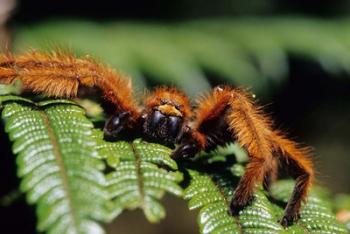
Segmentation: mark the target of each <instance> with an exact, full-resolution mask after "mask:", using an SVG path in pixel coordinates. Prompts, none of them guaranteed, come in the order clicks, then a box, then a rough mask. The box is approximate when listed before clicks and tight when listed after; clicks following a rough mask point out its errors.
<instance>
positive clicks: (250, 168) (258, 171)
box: [230, 158, 269, 215]
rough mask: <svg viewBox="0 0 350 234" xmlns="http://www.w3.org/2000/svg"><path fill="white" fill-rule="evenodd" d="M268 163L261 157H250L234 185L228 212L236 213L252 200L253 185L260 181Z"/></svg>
mask: <svg viewBox="0 0 350 234" xmlns="http://www.w3.org/2000/svg"><path fill="white" fill-rule="evenodd" d="M268 164H269V161H266V160H264V159H263V158H252V159H250V161H249V163H248V164H247V166H246V171H245V173H244V175H243V176H242V177H241V179H240V181H239V183H238V186H237V187H236V190H235V194H234V197H233V198H232V201H231V204H230V212H231V214H232V215H238V212H239V211H240V210H242V209H243V208H244V207H245V206H246V205H248V204H249V203H250V202H252V200H253V192H254V190H255V186H256V185H257V184H258V183H259V182H262V180H263V178H264V174H265V173H266V169H267V168H268Z"/></svg>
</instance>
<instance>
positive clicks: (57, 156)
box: [40, 111, 78, 233]
mask: <svg viewBox="0 0 350 234" xmlns="http://www.w3.org/2000/svg"><path fill="white" fill-rule="evenodd" d="M40 115H41V117H42V119H43V121H44V124H45V127H46V129H47V131H48V135H49V139H50V142H51V144H52V147H53V152H54V155H55V159H56V162H57V164H58V166H59V168H60V170H59V171H60V174H61V178H62V183H63V189H64V191H65V194H66V197H67V198H68V206H69V210H70V212H69V214H70V215H71V217H72V219H71V220H72V223H73V227H74V229H75V233H78V228H77V223H78V222H77V216H76V212H75V209H74V205H73V203H72V193H71V190H70V186H69V179H68V176H67V170H66V167H65V165H64V161H63V155H62V152H61V151H60V149H59V146H58V142H57V139H56V137H55V134H54V129H53V128H52V127H51V125H50V119H49V118H48V117H47V115H46V113H45V112H44V111H40Z"/></svg>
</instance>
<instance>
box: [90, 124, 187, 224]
mask: <svg viewBox="0 0 350 234" xmlns="http://www.w3.org/2000/svg"><path fill="white" fill-rule="evenodd" d="M95 135H96V138H97V139H98V142H99V144H98V149H99V151H100V152H101V155H104V156H105V158H106V160H107V164H108V165H109V166H110V167H111V168H112V169H111V170H112V171H111V172H110V173H108V174H107V176H106V178H107V184H108V191H109V194H110V199H112V201H113V204H114V206H113V216H117V215H118V214H120V213H121V212H122V211H123V210H124V209H135V208H141V209H142V210H143V212H144V214H145V216H146V217H147V219H148V220H149V221H150V222H157V221H159V220H160V219H162V218H164V216H165V210H164V208H163V206H162V205H161V204H160V202H159V200H160V199H161V198H162V197H163V195H164V193H165V192H169V193H171V194H174V195H176V196H182V188H181V187H180V186H179V185H178V183H179V182H181V181H182V179H183V176H182V173H180V172H179V171H177V169H178V167H177V164H176V162H175V161H174V160H172V159H171V158H170V153H171V150H170V149H169V148H167V147H164V146H162V145H158V144H152V143H145V142H142V141H141V140H139V139H137V140H134V141H133V142H131V143H128V142H125V141H118V142H106V141H103V140H102V132H100V131H97V130H96V132H95Z"/></svg>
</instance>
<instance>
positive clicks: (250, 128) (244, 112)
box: [0, 52, 314, 226]
mask: <svg viewBox="0 0 350 234" xmlns="http://www.w3.org/2000/svg"><path fill="white" fill-rule="evenodd" d="M16 80H19V81H21V83H22V86H23V89H24V90H25V91H29V92H35V93H43V94H45V95H47V96H53V97H66V98H72V97H77V96H79V95H80V94H81V93H83V91H84V89H86V88H95V89H97V90H99V92H101V95H102V98H103V100H104V101H105V110H106V112H108V113H109V114H110V117H109V118H108V119H107V121H106V123H105V126H104V134H105V137H107V138H111V137H115V136H117V135H118V134H120V133H121V132H123V131H124V132H125V131H126V132H127V133H133V132H139V133H142V134H143V136H144V137H145V138H146V139H150V140H152V141H157V142H160V143H162V144H166V145H168V146H174V145H175V144H179V145H178V147H177V148H176V149H175V150H174V152H173V156H174V157H175V158H179V157H185V158H186V157H192V156H194V155H195V154H197V153H198V152H199V151H201V150H206V151H210V150H213V149H214V148H215V147H216V146H218V145H225V144H227V143H229V142H233V141H237V142H238V143H239V144H240V145H241V146H242V147H243V148H245V149H246V151H247V153H248V155H249V163H248V164H247V166H246V171H245V174H244V175H243V176H242V177H241V179H240V182H239V184H238V186H237V188H236V190H235V194H234V197H233V199H232V202H231V207H230V211H231V213H232V214H233V215H235V214H237V213H238V211H239V210H241V209H242V208H243V207H245V206H246V205H247V204H249V203H250V202H251V201H252V199H253V192H254V189H255V187H256V185H257V184H259V183H263V185H264V188H265V189H268V188H269V186H270V184H271V183H272V182H274V180H275V179H276V177H277V173H278V166H279V165H283V166H284V169H285V170H286V171H288V172H289V173H290V175H291V176H292V177H294V178H295V179H296V185H295V187H294V191H293V193H292V196H291V198H290V200H289V202H288V204H287V206H286V208H285V213H284V216H283V218H282V219H281V221H280V222H281V224H282V225H283V226H288V225H290V224H291V223H293V222H294V221H295V220H297V219H298V217H299V212H300V207H301V203H302V202H303V201H305V200H306V196H307V192H308V190H309V188H310V185H311V183H312V180H313V177H314V173H313V166H312V161H311V160H310V157H309V154H310V150H309V149H308V148H305V147H300V146H299V145H298V144H297V143H295V142H293V141H291V140H289V139H287V138H286V136H285V135H284V134H283V133H282V132H281V131H279V130H276V129H274V128H273V125H272V122H271V120H270V119H269V118H268V117H267V116H266V115H265V114H264V113H263V111H262V110H261V108H260V107H258V106H256V105H255V104H254V102H253V100H252V98H251V95H250V94H249V93H247V92H245V91H243V90H240V89H236V88H232V87H230V86H218V87H216V88H215V89H213V91H212V93H210V94H208V95H206V96H204V97H203V98H201V99H199V102H198V106H197V108H196V109H195V116H194V120H192V119H193V118H192V109H191V106H190V101H189V99H188V98H187V96H186V95H184V94H183V93H182V92H181V91H179V90H177V89H175V88H169V87H159V88H156V89H154V90H153V91H151V92H150V93H149V94H148V96H147V98H146V99H145V101H144V102H143V105H142V106H140V105H139V104H138V102H137V101H135V100H136V99H135V98H134V97H133V94H132V93H133V92H132V87H131V81H130V79H129V78H128V77H127V76H126V75H123V74H121V73H119V72H116V71H115V70H113V69H110V68H108V67H106V66H104V65H102V64H99V63H97V62H96V61H94V60H92V59H91V58H89V57H84V58H76V57H74V56H71V55H68V54H64V53H59V52H53V53H51V54H47V53H40V52H30V53H26V54H23V55H20V56H12V55H2V56H1V57H0V83H1V84H11V83H13V82H15V81H16Z"/></svg>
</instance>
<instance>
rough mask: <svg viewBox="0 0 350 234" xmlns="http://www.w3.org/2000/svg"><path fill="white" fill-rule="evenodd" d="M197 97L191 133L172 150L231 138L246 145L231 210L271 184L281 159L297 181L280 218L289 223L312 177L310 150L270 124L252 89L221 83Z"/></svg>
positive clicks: (207, 145)
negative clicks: (246, 158)
mask: <svg viewBox="0 0 350 234" xmlns="http://www.w3.org/2000/svg"><path fill="white" fill-rule="evenodd" d="M198 103H199V105H198V108H197V110H196V113H195V115H196V121H195V123H194V127H193V129H192V131H191V134H190V135H189V137H187V139H184V142H183V143H182V145H181V146H180V147H179V148H178V149H177V150H176V151H175V152H174V155H175V156H177V155H183V154H187V153H188V152H191V153H193V152H198V151H200V150H202V149H204V150H212V149H213V148H215V147H216V146H217V145H224V144H226V143H228V142H232V141H234V140H235V141H237V142H238V143H239V144H240V145H241V146H242V147H244V148H245V149H246V150H247V153H248V155H249V163H248V164H247V166H246V171H245V174H244V175H243V176H242V177H241V179H240V182H239V184H238V186H237V188H236V191H235V195H234V197H233V199H232V202H231V212H232V213H233V214H237V212H238V211H239V210H240V209H242V208H243V207H244V206H246V205H247V204H248V203H249V202H250V201H251V200H252V199H253V192H254V189H255V187H256V185H257V184H258V183H263V185H264V187H265V188H268V187H269V185H270V184H271V183H272V182H273V181H274V180H275V178H276V177H277V172H278V165H279V162H282V163H284V164H286V165H287V167H288V169H289V172H290V174H291V175H292V176H293V177H295V178H296V180H297V182H296V185H295V188H294V192H293V195H292V197H291V199H290V200H289V202H288V204H287V207H286V209H285V215H284V217H283V219H282V220H281V223H282V224H283V225H284V226H287V225H289V224H290V223H291V222H293V221H294V220H296V219H297V217H298V215H299V211H300V206H301V202H302V201H305V199H306V196H307V192H308V190H309V187H310V185H311V183H312V180H313V166H312V162H311V160H310V157H309V154H310V151H309V150H308V149H307V148H302V147H299V146H298V145H297V144H296V143H295V142H293V141H291V140H288V139H287V138H286V137H285V135H284V134H283V133H282V132H281V131H278V130H274V129H273V126H272V122H271V120H270V118H269V117H268V116H266V115H265V114H264V113H263V111H262V109H261V108H260V107H258V106H256V105H255V103H254V102H253V100H252V95H251V94H249V93H247V92H244V91H242V90H240V89H235V88H232V87H230V86H220V87H217V88H215V89H214V90H213V92H212V93H211V94H209V95H206V96H204V97H202V98H201V99H200V100H199V102H198ZM190 146H192V148H190ZM190 149H191V150H190Z"/></svg>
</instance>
